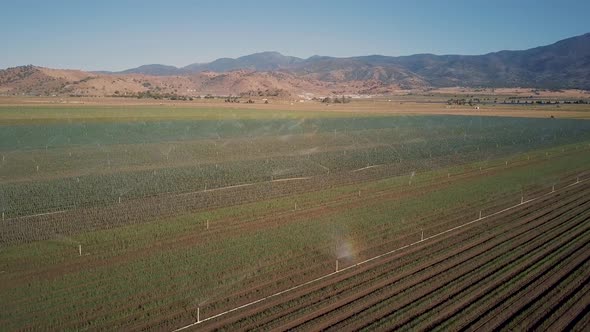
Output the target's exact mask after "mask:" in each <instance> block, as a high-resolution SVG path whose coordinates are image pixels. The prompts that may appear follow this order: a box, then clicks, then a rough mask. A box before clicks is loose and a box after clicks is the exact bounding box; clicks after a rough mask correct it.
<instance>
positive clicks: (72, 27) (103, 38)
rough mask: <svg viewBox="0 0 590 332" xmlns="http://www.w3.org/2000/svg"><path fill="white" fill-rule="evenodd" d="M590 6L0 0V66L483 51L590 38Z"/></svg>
mask: <svg viewBox="0 0 590 332" xmlns="http://www.w3.org/2000/svg"><path fill="white" fill-rule="evenodd" d="M589 17H590V1H588V0H584V1H570V0H560V1H544V0H534V1H531V0H510V1H507V0H495V1H489V0H488V1H483V0H482V1H479V0H468V1H464V0H447V1H443V0H439V1H426V0H423V1H421V0H414V1H411V0H406V1H395V0H389V1H378V0H363V1H347V0H339V1H327V0H325V1H321V0H315V1H308V0H298V1H278V0H275V1H247V0H241V1H240V0H235V1H230V0H216V1H207V0H204V1H173V0H170V1H161V0H160V1H149V0H143V1H125V0H119V1H111V0H101V1H82V0H80V1H74V0H72V1H60V0H52V1H27V0H18V1H17V0H0V45H1V47H0V68H7V67H14V66H19V65H26V64H34V65H38V66H45V67H51V68H70V69H83V70H113V71H117V70H124V69H128V68H133V67H137V66H140V65H144V64H152V63H161V64H167V65H174V66H185V65H188V64H191V63H196V62H210V61H212V60H215V59H217V58H220V57H231V58H235V57H239V56H242V55H247V54H251V53H256V52H262V51H278V52H281V53H282V54H285V55H292V56H298V57H302V58H307V57H309V56H312V55H328V56H337V57H347V56H360V55H370V54H381V55H391V56H399V55H411V54H417V53H434V54H485V53H489V52H494V51H499V50H505V49H508V50H519V49H527V48H531V47H536V46H542V45H547V44H551V43H554V42H556V41H558V40H561V39H564V38H569V37H573V36H576V35H581V34H584V33H588V32H590V18H589Z"/></svg>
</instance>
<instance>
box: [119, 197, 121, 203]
mask: <svg viewBox="0 0 590 332" xmlns="http://www.w3.org/2000/svg"><path fill="white" fill-rule="evenodd" d="M119 204H121V196H119Z"/></svg>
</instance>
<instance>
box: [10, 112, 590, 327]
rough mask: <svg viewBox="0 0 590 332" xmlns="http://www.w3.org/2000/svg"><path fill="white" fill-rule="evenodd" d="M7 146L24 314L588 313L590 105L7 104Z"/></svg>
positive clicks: (223, 318) (452, 318)
mask: <svg viewBox="0 0 590 332" xmlns="http://www.w3.org/2000/svg"><path fill="white" fill-rule="evenodd" d="M56 114H58V115H59V116H56ZM0 154H1V156H0V158H1V161H0V210H1V212H2V221H1V223H2V224H1V227H0V322H1V323H2V326H3V329H6V330H127V331H128V330H175V329H179V328H186V329H198V330H214V329H221V330H230V331H233V330H246V329H256V330H286V329H295V330H319V329H328V330H357V329H364V330H380V329H404V330H421V329H432V328H434V329H439V330H447V329H452V330H458V329H460V330H479V329H481V328H484V329H492V328H500V329H520V327H525V326H526V327H527V328H532V329H545V330H546V329H569V330H571V329H574V330H575V329H579V330H583V329H584V327H586V326H587V324H588V322H589V321H590V314H589V310H588V306H589V305H590V300H589V298H590V297H589V296H588V295H587V292H588V290H589V287H590V284H589V282H588V272H587V271H588V268H589V266H588V264H589V263H588V259H589V258H590V251H589V250H588V248H587V246H588V241H590V233H589V231H590V229H589V226H588V225H589V224H588V218H590V208H589V207H590V205H589V204H590V202H589V200H590V121H587V120H579V119H559V118H520V117H499V116H479V115H470V116H466V115H442V114H436V115H427V114H421V115H416V116H409V115H405V114H390V113H387V112H384V113H376V112H363V111H355V110H354V109H349V110H346V111H345V112H338V111H336V110H331V111H329V112H322V111H317V110H270V109H253V108H238V109H231V108H194V109H193V108H190V107H183V108H174V107H171V106H168V105H161V106H157V105H148V106H145V105H129V106H119V107H117V106H96V105H95V106H75V107H72V106H68V107H60V106H58V105H51V106H41V105H39V106H30V105H25V106H23V105H20V106H6V105H2V106H0Z"/></svg>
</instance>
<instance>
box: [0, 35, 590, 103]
mask: <svg viewBox="0 0 590 332" xmlns="http://www.w3.org/2000/svg"><path fill="white" fill-rule="evenodd" d="M455 86H463V87H475V88H478V87H491V88H494V87H531V88H543V89H571V88H574V89H575V88H577V89H586V90H590V33H588V34H584V35H581V36H577V37H572V38H568V39H564V40H561V41H558V42H556V43H554V44H551V45H548V46H541V47H536V48H532V49H528V50H524V51H500V52H495V53H489V54H484V55H471V56H466V55H434V54H417V55H411V56H401V57H390V56H382V55H371V56H359V57H350V58H335V57H328V56H312V57H310V58H308V59H301V58H297V57H291V56H285V55H282V54H280V53H278V52H261V53H255V54H251V55H246V56H243V57H239V58H237V59H231V58H221V59H217V60H215V61H213V62H210V63H195V64H191V65H188V66H185V67H182V68H177V67H174V66H168V65H161V64H151V65H144V66H140V67H137V68H132V69H128V70H125V71H122V72H116V73H112V72H93V73H90V72H83V71H78V70H58V69H49V68H42V67H36V66H32V65H28V66H22V67H16V68H8V69H6V70H0V94H5V95H15V94H16V95H22V94H25V95H54V94H55V95H83V96H90V95H92V96H104V95H121V96H125V95H136V94H141V93H147V92H150V93H153V94H176V95H186V96H191V95H204V94H216V95H229V94H232V95H237V94H253V93H254V94H259V95H265V94H268V93H271V94H274V93H275V92H276V91H280V93H281V95H293V96H294V95H303V94H306V95H317V96H325V95H333V94H369V95H370V94H388V93H394V92H396V91H399V90H414V89H427V88H445V87H455Z"/></svg>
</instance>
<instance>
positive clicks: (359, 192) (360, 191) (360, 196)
mask: <svg viewBox="0 0 590 332" xmlns="http://www.w3.org/2000/svg"><path fill="white" fill-rule="evenodd" d="M359 197H361V191H360V189H359Z"/></svg>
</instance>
